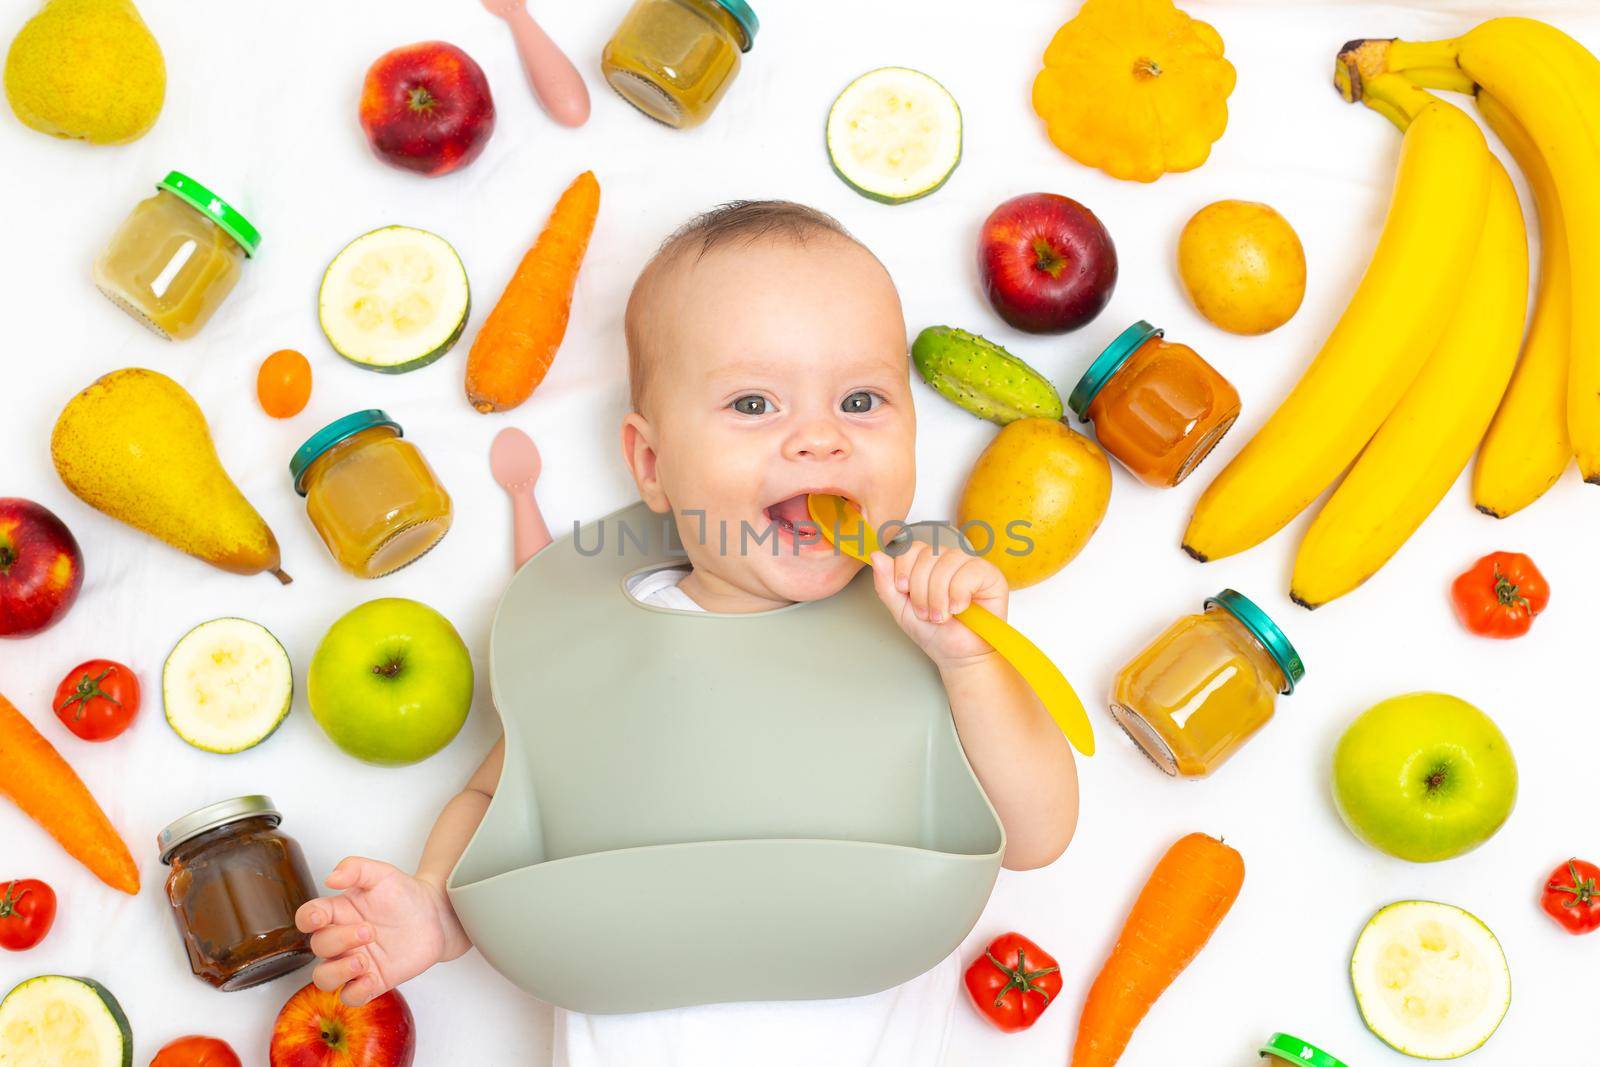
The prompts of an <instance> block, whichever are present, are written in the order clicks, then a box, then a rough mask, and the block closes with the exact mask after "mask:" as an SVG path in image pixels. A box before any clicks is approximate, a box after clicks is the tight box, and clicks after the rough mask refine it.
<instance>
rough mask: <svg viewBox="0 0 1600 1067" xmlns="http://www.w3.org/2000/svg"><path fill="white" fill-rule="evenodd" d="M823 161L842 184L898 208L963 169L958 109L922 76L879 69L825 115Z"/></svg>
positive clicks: (851, 86)
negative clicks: (825, 149)
mask: <svg viewBox="0 0 1600 1067" xmlns="http://www.w3.org/2000/svg"><path fill="white" fill-rule="evenodd" d="M827 141H828V160H829V162H831V163H832V164H833V170H834V173H835V174H837V175H839V177H841V178H843V179H844V182H845V184H846V185H848V186H850V188H852V189H854V190H855V191H856V192H858V193H860V194H861V195H862V196H865V197H869V198H870V199H873V200H876V201H878V202H880V203H884V204H903V203H905V202H907V201H908V200H916V199H918V198H920V197H924V196H927V195H928V194H929V193H931V192H933V191H934V190H935V189H937V188H939V186H941V185H943V184H944V183H945V181H946V180H947V179H949V177H950V175H951V173H952V172H954V170H955V169H956V164H958V163H960V162H961V108H960V107H958V106H957V105H956V101H955V97H953V96H951V95H950V93H949V92H948V91H946V89H945V87H944V86H942V85H940V84H939V83H938V82H936V81H934V80H933V79H932V78H930V77H928V76H927V75H926V74H924V73H922V72H921V71H919V70H911V69H909V68H907V67H881V68H879V69H878V70H873V71H868V72H867V73H866V74H863V75H861V77H859V78H857V79H856V80H855V81H853V82H851V83H850V84H849V85H847V86H845V88H844V92H842V93H840V94H839V96H838V98H837V99H835V100H834V102H833V107H832V108H831V109H830V110H829V111H828V127H827Z"/></svg>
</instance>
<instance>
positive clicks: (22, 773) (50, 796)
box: [0, 696, 139, 893]
mask: <svg viewBox="0 0 1600 1067" xmlns="http://www.w3.org/2000/svg"><path fill="white" fill-rule="evenodd" d="M0 793H3V794H5V795H6V796H8V797H10V798H11V799H12V800H13V801H15V802H16V805H17V806H18V807H19V808H21V809H22V810H23V813H24V814H26V815H27V816H28V817H29V818H30V819H32V820H33V821H34V822H36V823H38V824H39V825H40V826H42V827H43V828H44V829H45V830H46V831H47V832H48V833H49V834H50V836H51V837H53V838H55V839H56V840H57V841H59V842H60V843H61V847H62V848H64V849H66V850H67V851H68V852H69V853H71V854H72V856H73V858H74V859H76V860H77V861H78V862H79V863H81V864H83V865H84V866H85V867H87V868H89V870H91V871H93V872H94V873H95V875H96V876H98V877H99V879H100V880H101V881H102V882H104V883H105V884H106V885H108V886H110V887H111V888H113V889H120V890H122V891H123V892H124V893H137V892H139V868H138V867H136V866H134V863H133V856H131V855H130V854H129V853H128V846H127V845H126V844H124V843H123V841H122V838H121V837H119V836H117V831H116V829H115V828H114V827H112V825H111V820H109V819H107V818H106V813H105V812H103V811H101V810H100V805H99V804H96V803H95V801H94V797H92V796H90V795H89V790H88V788H87V787H85V786H84V784H83V780H82V779H81V778H79V777H78V775H77V773H76V772H74V771H73V769H72V768H71V767H70V766H69V765H68V764H67V761H66V760H64V759H62V758H61V753H59V752H57V751H56V750H55V746H54V745H52V744H50V742H49V741H47V740H45V738H44V735H42V734H41V733H39V731H38V730H35V729H34V728H33V724H32V723H31V722H29V721H28V720H27V719H25V718H23V717H22V712H20V711H18V710H17V709H16V707H15V706H14V705H13V704H12V703H11V702H10V701H9V700H7V699H6V698H5V697H3V696H0Z"/></svg>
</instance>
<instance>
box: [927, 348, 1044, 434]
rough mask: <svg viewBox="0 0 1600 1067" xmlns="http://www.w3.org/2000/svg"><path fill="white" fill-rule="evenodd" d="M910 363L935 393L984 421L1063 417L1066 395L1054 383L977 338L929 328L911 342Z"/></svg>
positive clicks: (1010, 355) (1004, 351) (1002, 424)
mask: <svg viewBox="0 0 1600 1067" xmlns="http://www.w3.org/2000/svg"><path fill="white" fill-rule="evenodd" d="M911 361H912V362H913V363H915V364H916V365H917V373H918V374H920V375H922V380H923V381H925V382H927V383H928V384H929V385H930V386H932V387H933V389H934V391H935V392H937V393H938V394H939V395H940V396H942V397H944V398H945V399H946V400H948V401H950V402H951V403H953V404H956V405H957V406H959V407H962V408H965V409H966V410H967V411H970V412H972V413H973V414H974V415H976V416H978V418H980V419H988V420H989V421H990V422H998V423H999V424H1000V425H1001V426H1004V425H1006V424H1007V423H1010V422H1015V421H1017V420H1018V419H1059V418H1060V417H1061V412H1062V409H1061V394H1060V393H1058V392H1056V387H1055V386H1053V385H1051V384H1050V381H1049V379H1047V378H1046V377H1045V376H1044V375H1042V374H1040V373H1039V372H1038V371H1036V370H1034V369H1033V368H1032V367H1030V366H1028V365H1027V364H1026V363H1024V362H1022V360H1020V359H1018V358H1017V357H1016V356H1013V355H1012V354H1011V353H1010V352H1007V351H1006V350H1005V349H1003V348H1001V347H1000V346H999V345H997V344H995V343H994V342H993V341H990V340H988V339H986V338H983V337H979V336H978V335H977V334H975V333H968V332H967V331H966V330H958V329H956V328H955V327H953V326H929V327H928V328H927V329H926V330H923V331H922V332H921V333H919V334H917V339H916V340H915V341H914V342H912V344H911Z"/></svg>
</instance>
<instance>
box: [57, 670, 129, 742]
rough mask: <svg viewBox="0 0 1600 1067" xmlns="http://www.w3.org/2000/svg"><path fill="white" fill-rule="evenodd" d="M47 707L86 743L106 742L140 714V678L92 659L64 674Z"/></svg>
mask: <svg viewBox="0 0 1600 1067" xmlns="http://www.w3.org/2000/svg"><path fill="white" fill-rule="evenodd" d="M50 706H51V707H53V708H55V710H56V718H58V719H60V720H61V721H62V722H63V723H65V724H66V727H67V729H69V730H71V731H72V732H73V733H75V734H77V735H78V736H79V737H81V738H83V739H84V740H85V741H109V740H111V739H112V738H113V737H116V736H117V735H118V734H120V733H121V732H122V731H124V730H126V729H127V728H128V724H129V723H131V722H133V717H134V716H135V715H136V714H138V712H139V678H138V676H137V675H135V674H134V673H133V672H132V671H131V670H129V669H128V668H126V667H124V666H123V665H122V664H120V663H115V662H113V661H111V660H108V659H92V660H90V661H88V662H87V663H80V664H78V665H77V666H76V667H74V668H72V670H70V671H68V672H67V676H66V677H65V678H63V679H61V684H60V685H58V686H56V698H55V700H54V701H53V702H52V703H51V705H50Z"/></svg>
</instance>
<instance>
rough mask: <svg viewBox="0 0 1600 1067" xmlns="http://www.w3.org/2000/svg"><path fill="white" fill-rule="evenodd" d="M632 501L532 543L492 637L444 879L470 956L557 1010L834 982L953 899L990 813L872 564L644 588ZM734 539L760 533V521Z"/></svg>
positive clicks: (997, 843)
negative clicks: (471, 822) (779, 587)
mask: <svg viewBox="0 0 1600 1067" xmlns="http://www.w3.org/2000/svg"><path fill="white" fill-rule="evenodd" d="M675 548H676V542H675V536H674V534H673V532H672V529H671V527H670V525H669V524H668V522H667V521H666V520H665V517H663V516H658V515H655V514H653V513H652V512H650V511H649V509H647V508H646V507H645V506H644V505H643V504H636V505H634V506H632V507H630V508H625V509H623V510H622V511H619V512H617V513H615V514H613V515H611V516H608V517H607V518H605V519H602V520H601V521H599V522H597V523H591V524H590V525H588V526H586V527H584V528H583V529H581V530H579V531H577V532H576V534H575V535H574V536H573V537H568V538H563V539H562V540H559V541H556V542H555V543H553V544H551V545H550V546H548V547H547V548H545V549H544V550H543V551H542V552H540V553H539V554H538V555H536V556H534V557H533V558H532V559H530V560H529V561H528V562H527V564H525V565H524V566H523V568H522V569H521V570H520V571H519V572H518V573H517V575H516V577H515V578H514V579H513V580H512V583H511V585H510V587H509V588H508V589H507V591H506V593H505V596H504V598H503V599H502V600H501V602H500V608H499V611H498V613H497V614H496V616H495V622H494V631H493V635H492V637H491V647H490V679H491V685H492V688H493V694H494V701H495V706H496V707H497V708H498V710H499V712H500V717H501V719H502V721H503V723H504V726H505V737H506V758H505V770H504V772H503V773H502V776H501V779H500V785H499V788H498V789H497V790H496V792H495V797H494V800H493V802H492V803H491V804H490V806H489V810H488V813H487V814H486V815H485V817H484V820H483V824H482V825H481V826H480V827H479V829H478V832H477V834H476V835H475V836H474V837H473V839H472V842H471V844H469V845H468V847H467V850H466V853H465V854H464V855H463V856H462V857H461V862H460V863H459V864H458V865H457V866H456V869H455V871H454V872H453V873H452V875H451V878H450V883H449V891H450V897H451V901H452V903H453V904H454V906H455V909H456V912H457V914H458V915H459V916H460V917H461V921H462V924H463V925H464V926H465V927H466V930H467V932H468V934H470V935H471V937H472V939H473V941H474V943H475V944H476V945H477V946H478V948H479V949H480V950H481V951H482V952H483V954H484V956H485V957H486V958H487V959H488V960H489V962H490V963H491V964H493V965H494V966H495V967H496V968H497V969H498V970H500V971H501V972H502V973H503V974H505V975H506V977H508V978H510V979H511V980H512V981H513V982H515V983H516V984H517V985H518V986H520V987H521V988H523V989H524V990H526V991H527V992H529V993H531V994H533V995H534V996H537V997H539V998H541V999H543V1000H547V1001H550V1002H552V1003H554V1004H557V1005H560V1006H562V1007H565V1008H569V1009H572V1010H575V1011H583V1012H590V1013H608V1012H632V1011H649V1010H655V1009H660V1008H673V1007H682V1006H686V1005H691V1004H707V1003H716V1002H724V1001H750V1000H803V999H813V998H822V997H847V996H858V995H861V994H865V993H872V992H877V991H879V990H883V989H887V988H890V987H891V986H894V985H898V984H900V983H902V982H905V981H908V980H910V979H911V978H914V977H915V976H917V975H918V974H920V973H922V972H923V971H925V970H927V969H928V968H930V967H932V966H933V965H934V964H935V963H937V962H939V961H940V960H941V959H943V958H944V957H945V956H946V955H948V954H949V953H950V952H951V951H952V950H953V949H954V948H955V947H956V946H957V945H959V944H960V942H961V940H962V938H964V937H965V936H966V935H967V933H968V932H969V931H970V930H971V929H972V926H973V924H974V923H976V922H977V919H978V915H979V913H980V912H981V911H982V910H983V906H984V903H985V902H986V901H987V900H988V897H989V892H990V889H991V888H992V887H993V884H994V880H995V875H996V873H997V872H998V870H999V867H1000V860H1001V856H1002V854H1003V852H1004V849H1005V835H1004V831H1003V830H1002V828H1001V826H1000V823H999V820H998V819H997V818H996V816H995V813H994V809H993V808H992V807H990V805H989V802H988V800H987V798H986V797H985V796H984V795H983V791H982V789H981V788H979V785H978V782H977V779H976V778H975V777H974V775H973V773H972V769H971V768H970V767H969V766H968V764H967V760H966V756H965V755H964V753H963V752H962V749H961V745H960V742H959V740H958V739H957V737H956V731H955V726H954V723H953V722H952V720H951V718H950V708H949V704H948V702H947V700H946V697H945V693H944V689H943V686H942V685H941V684H940V680H939V675H938V672H937V671H936V670H935V669H934V667H933V665H932V664H931V663H930V662H929V661H928V659H927V657H926V656H925V655H924V654H923V653H922V651H921V650H920V649H919V648H917V647H916V645H914V644H913V643H912V642H911V641H910V640H909V639H908V638H907V637H906V636H905V635H904V634H902V633H901V632H900V630H899V628H898V627H897V626H896V625H895V624H894V621H893V620H892V619H891V618H890V617H889V614H888V612H886V611H885V610H884V609H883V606H882V605H881V604H880V603H879V602H878V599H877V596H876V595H875V594H874V592H873V589H872V580H871V575H870V574H869V573H866V572H865V571H863V572H862V573H860V574H858V575H856V577H855V579H853V580H852V581H851V582H850V584H849V585H848V586H847V587H846V588H845V589H844V590H843V591H841V592H840V593H838V594H836V595H835V596H833V597H830V598H828V599H827V600H820V601H814V602H810V603H804V604H794V605H790V606H788V607H784V608H780V609H777V610H775V611H769V612H762V613H759V614H753V615H719V614H709V613H704V612H686V611H675V610H671V609H663V608H656V607H650V606H646V605H643V604H640V603H638V602H637V601H635V600H634V599H633V598H632V597H631V596H630V595H629V594H628V592H627V591H626V589H625V586H624V583H625V581H626V579H627V578H628V577H629V576H630V575H633V574H638V573H641V572H644V571H649V570H655V569H658V568H660V567H662V566H665V565H670V564H672V563H675V562H679V563H681V562H682V560H683V553H682V552H681V550H678V551H674V549H675ZM754 550H755V551H762V550H767V551H770V546H767V547H765V548H757V549H754Z"/></svg>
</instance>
